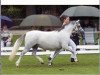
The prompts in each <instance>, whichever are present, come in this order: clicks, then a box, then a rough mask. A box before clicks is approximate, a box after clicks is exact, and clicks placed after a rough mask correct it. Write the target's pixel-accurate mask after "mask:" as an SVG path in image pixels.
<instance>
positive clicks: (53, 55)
mask: <svg viewBox="0 0 100 75" xmlns="http://www.w3.org/2000/svg"><path fill="white" fill-rule="evenodd" d="M61 51H62V49H58V50H56V51H55V52H54V54H51V55H50V57H49V58H48V59H49V61H48V66H51V65H52V61H53V60H54V58H55V57H56V56H57V55H58V54H59V53H60V52H61Z"/></svg>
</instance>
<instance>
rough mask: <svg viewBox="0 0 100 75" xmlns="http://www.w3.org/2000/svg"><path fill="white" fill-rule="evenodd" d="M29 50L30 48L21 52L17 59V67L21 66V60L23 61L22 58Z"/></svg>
mask: <svg viewBox="0 0 100 75" xmlns="http://www.w3.org/2000/svg"><path fill="white" fill-rule="evenodd" d="M27 51H28V50H26V49H24V50H23V51H22V52H21V54H20V57H19V59H18V60H17V61H16V67H18V66H19V64H20V61H21V58H22V57H23V56H24V54H25V53H27Z"/></svg>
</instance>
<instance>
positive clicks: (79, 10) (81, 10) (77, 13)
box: [61, 6, 99, 17]
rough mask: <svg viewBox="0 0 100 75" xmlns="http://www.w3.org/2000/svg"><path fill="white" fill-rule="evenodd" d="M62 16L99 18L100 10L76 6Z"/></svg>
mask: <svg viewBox="0 0 100 75" xmlns="http://www.w3.org/2000/svg"><path fill="white" fill-rule="evenodd" d="M62 15H68V16H70V17H99V10H98V9H97V8H95V7H92V6H75V7H70V8H68V9H67V10H65V11H64V12H63V13H62V14H61V16H62Z"/></svg>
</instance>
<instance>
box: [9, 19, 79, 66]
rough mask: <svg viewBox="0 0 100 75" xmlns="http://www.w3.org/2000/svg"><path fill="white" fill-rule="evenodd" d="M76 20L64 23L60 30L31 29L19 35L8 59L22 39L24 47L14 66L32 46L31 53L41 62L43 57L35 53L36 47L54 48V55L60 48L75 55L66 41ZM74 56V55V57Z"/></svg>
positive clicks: (14, 53) (12, 56)
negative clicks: (67, 23)
mask: <svg viewBox="0 0 100 75" xmlns="http://www.w3.org/2000/svg"><path fill="white" fill-rule="evenodd" d="M78 22H79V20H78V21H76V22H75V21H73V22H70V23H69V25H65V27H64V29H62V30H61V31H49V32H47V31H38V30H33V31H29V32H27V33H26V34H24V35H22V36H21V37H19V38H18V39H17V40H16V42H15V44H14V47H13V50H12V53H11V55H10V56H9V60H10V61H11V60H13V59H14V57H15V55H16V53H17V51H18V49H19V47H20V45H21V43H22V41H23V40H24V39H25V48H24V50H23V51H22V52H21V54H20V57H19V59H18V60H17V61H16V66H17V67H18V66H19V63H20V61H21V58H22V56H24V54H25V53H26V52H28V51H29V50H30V48H33V52H32V54H33V55H34V56H35V57H36V58H37V59H38V60H39V61H40V62H41V63H44V61H43V59H42V58H40V57H39V56H37V55H36V52H37V48H38V47H40V48H43V49H44V50H55V54H54V57H55V56H56V55H57V54H58V53H59V51H62V50H69V51H71V52H72V54H73V55H75V56H76V53H75V51H72V50H71V49H70V48H69V47H68V42H69V40H70V35H71V33H72V30H73V28H74V27H76V25H77V23H78ZM75 58H76V57H75ZM53 59H54V58H52V59H51V60H50V62H49V65H51V62H52V60H53Z"/></svg>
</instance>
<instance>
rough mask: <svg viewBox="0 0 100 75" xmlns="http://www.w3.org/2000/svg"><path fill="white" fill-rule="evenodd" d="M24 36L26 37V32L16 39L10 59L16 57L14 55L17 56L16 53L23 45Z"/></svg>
mask: <svg viewBox="0 0 100 75" xmlns="http://www.w3.org/2000/svg"><path fill="white" fill-rule="evenodd" d="M24 38H25V34H24V35H22V36H20V37H19V38H18V39H17V40H16V42H15V44H14V46H13V50H12V52H11V54H10V56H9V60H10V61H12V60H13V59H14V57H15V55H16V53H17V51H18V49H19V47H20V46H21V44H22V42H23V40H24Z"/></svg>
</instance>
